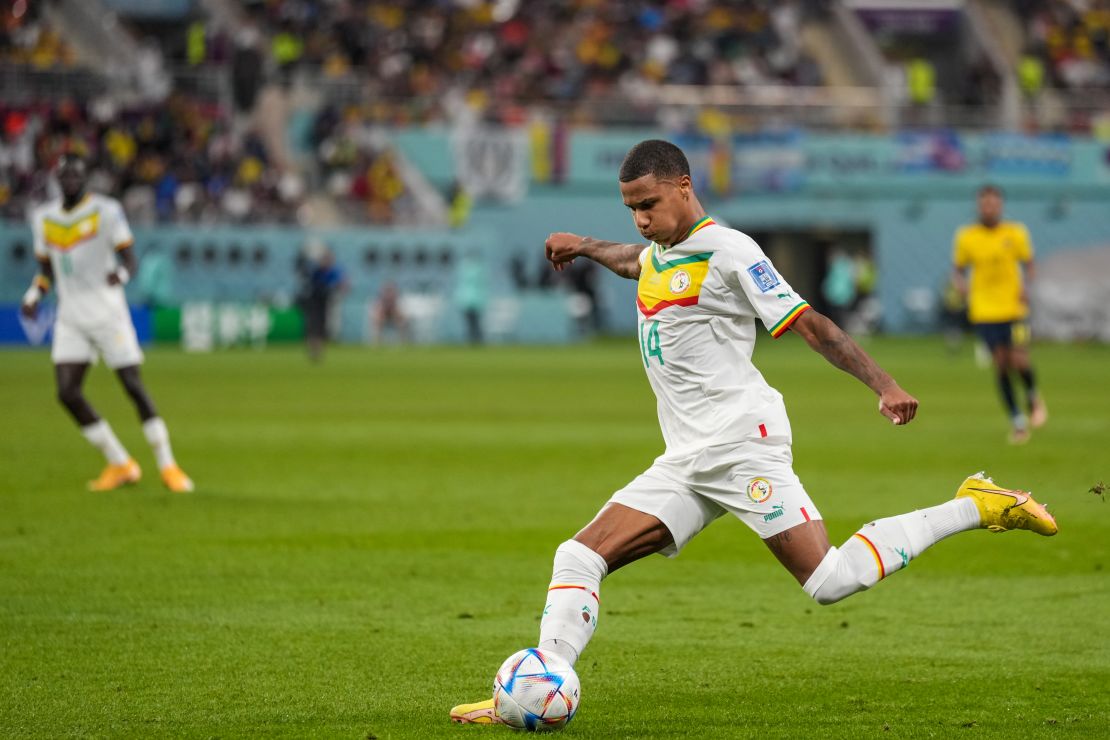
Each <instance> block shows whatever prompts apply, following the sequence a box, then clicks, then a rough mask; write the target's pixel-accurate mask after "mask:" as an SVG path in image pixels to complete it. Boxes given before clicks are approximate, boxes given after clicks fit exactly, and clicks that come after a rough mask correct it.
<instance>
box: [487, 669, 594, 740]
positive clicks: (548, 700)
mask: <svg viewBox="0 0 1110 740" xmlns="http://www.w3.org/2000/svg"><path fill="white" fill-rule="evenodd" d="M580 690H581V686H580V684H579V683H578V674H577V673H575V672H574V668H573V667H571V665H570V663H568V662H567V661H565V660H564V659H563V658H560V657H559V656H558V655H555V654H554V653H552V652H550V651H546V650H539V649H537V648H528V649H527V650H521V651H520V652H519V653H514V654H512V655H510V656H509V659H508V660H506V661H505V662H504V663H502V664H501V668H500V669H499V670H498V671H497V677H496V678H494V679H493V708H494V711H495V712H497V716H498V717H500V718H501V719H502V721H504V722H505V724H507V725H508V726H509V727H512V728H514V729H517V730H528V731H529V732H536V731H541V732H542V731H548V730H558V729H561V728H563V727H564V726H566V724H567V723H568V722H570V721H571V719H573V718H574V713H575V712H577V711H578V694H579V691H580Z"/></svg>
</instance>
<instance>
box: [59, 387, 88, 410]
mask: <svg viewBox="0 0 1110 740" xmlns="http://www.w3.org/2000/svg"><path fill="white" fill-rule="evenodd" d="M82 400H84V397H83V396H82V395H81V388H80V387H79V386H75V385H74V386H71V385H63V386H61V387H59V388H58V403H60V404H62V405H63V406H65V407H66V408H73V407H74V406H75V405H77V404H79V403H81V401H82Z"/></svg>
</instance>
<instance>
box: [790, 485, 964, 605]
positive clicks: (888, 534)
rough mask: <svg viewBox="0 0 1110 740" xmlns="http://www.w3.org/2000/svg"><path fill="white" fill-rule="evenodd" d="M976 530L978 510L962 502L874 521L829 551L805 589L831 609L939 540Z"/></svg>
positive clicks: (958, 499) (949, 502) (870, 585)
mask: <svg viewBox="0 0 1110 740" xmlns="http://www.w3.org/2000/svg"><path fill="white" fill-rule="evenodd" d="M979 525H980V515H979V511H978V509H977V508H976V507H975V505H974V504H973V503H972V502H971V501H969V500H968V499H963V498H956V499H955V500H953V501H947V502H945V503H943V504H940V505H939V506H932V507H930V508H928V509H921V510H919V511H913V512H910V513H909V514H901V515H899V516H893V517H887V518H885V519H877V520H875V521H873V522H871V523H869V524H867V525H865V526H864V527H863V528H862V529H860V530H859V531H858V532H856V533H855V534H854V535H852V537H851V538H850V539H849V540H848V541H847V542H845V543H844V544H843V545H841V546H840V547H839V548H836V547H833V548H830V549H829V551H828V553H826V554H825V558H824V559H823V560H822V561H821V563H820V564H819V565H818V566H817V568H816V569H815V570H814V571H813V573H812V574H811V575H810V577H809V579H808V580H807V581H806V582H805V584H804V585H803V588H804V589H805V592H806V593H807V594H809V595H810V596H812V597H813V599H814V600H815V601H816V602H817V603H818V604H833V603H835V602H837V601H840V600H841V599H843V598H846V597H848V596H851V595H852V594H854V593H856V592H858V591H864V590H866V589H869V588H871V587H872V586H874V585H875V584H876V583H878V582H879V581H881V580H883V579H884V578H886V577H887V576H889V575H890V574H892V573H895V572H897V571H899V570H901V569H902V568H905V567H906V566H907V565H909V564H910V561H911V560H913V559H914V558H916V557H917V556H919V555H920V554H921V553H923V552H924V551H925V550H926V549H928V548H929V547H931V546H932V545H934V544H936V543H937V542H940V541H941V540H942V539H944V538H946V537H949V536H951V535H954V534H956V533H957V532H964V531H967V530H969V529H976V528H978V527H979Z"/></svg>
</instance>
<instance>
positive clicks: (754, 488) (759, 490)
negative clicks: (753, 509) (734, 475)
mask: <svg viewBox="0 0 1110 740" xmlns="http://www.w3.org/2000/svg"><path fill="white" fill-rule="evenodd" d="M773 491H774V488H773V487H772V486H771V481H769V480H767V479H766V478H752V479H751V480H750V481H748V498H750V499H751V500H752V501H754V502H755V503H757V504H762V503H763V502H764V501H766V500H767V499H769V498H771V493H772V492H773Z"/></svg>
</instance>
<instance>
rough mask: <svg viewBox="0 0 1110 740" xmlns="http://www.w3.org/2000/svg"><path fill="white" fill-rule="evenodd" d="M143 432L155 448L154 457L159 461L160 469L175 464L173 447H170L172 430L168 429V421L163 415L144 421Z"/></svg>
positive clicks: (153, 448)
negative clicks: (163, 418) (163, 419)
mask: <svg viewBox="0 0 1110 740" xmlns="http://www.w3.org/2000/svg"><path fill="white" fill-rule="evenodd" d="M143 434H144V435H146V441H147V442H149V443H150V449H152V450H154V459H155V460H157V461H158V469H159V470H162V469H163V468H165V467H166V466H168V465H173V464H175V463H174V459H173V448H171V447H170V432H169V430H168V429H166V422H164V421H162V417H160V416H155V417H154V418H153V419H147V420H146V421H144V422H143Z"/></svg>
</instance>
